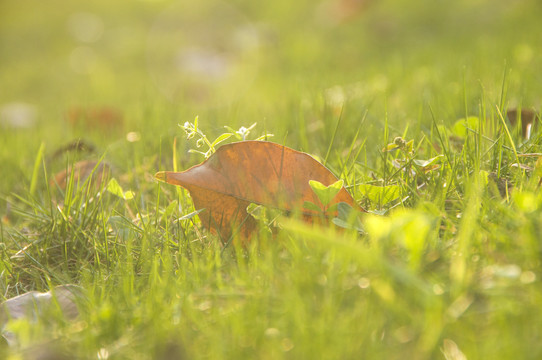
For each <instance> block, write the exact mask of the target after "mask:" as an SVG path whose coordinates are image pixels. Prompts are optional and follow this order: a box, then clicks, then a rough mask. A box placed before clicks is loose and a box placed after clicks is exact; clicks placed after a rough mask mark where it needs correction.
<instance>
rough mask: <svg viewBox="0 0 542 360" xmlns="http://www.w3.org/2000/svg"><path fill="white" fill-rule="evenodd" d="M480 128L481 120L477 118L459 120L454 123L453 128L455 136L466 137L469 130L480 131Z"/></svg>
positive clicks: (470, 117)
mask: <svg viewBox="0 0 542 360" xmlns="http://www.w3.org/2000/svg"><path fill="white" fill-rule="evenodd" d="M479 126H480V119H478V118H477V117H476V116H469V117H468V118H466V119H459V120H457V121H456V122H455V123H454V126H453V127H452V132H453V133H454V134H455V135H458V136H461V137H463V138H464V137H466V136H467V134H468V129H471V130H478V129H479Z"/></svg>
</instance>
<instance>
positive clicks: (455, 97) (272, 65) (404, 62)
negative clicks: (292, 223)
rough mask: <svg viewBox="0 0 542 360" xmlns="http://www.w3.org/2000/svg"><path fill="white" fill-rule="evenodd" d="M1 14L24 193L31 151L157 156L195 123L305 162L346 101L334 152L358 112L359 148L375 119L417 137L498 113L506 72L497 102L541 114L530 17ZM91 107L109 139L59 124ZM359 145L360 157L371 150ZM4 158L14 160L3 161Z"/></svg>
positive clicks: (96, 8) (240, 11)
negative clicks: (81, 148) (247, 130)
mask: <svg viewBox="0 0 542 360" xmlns="http://www.w3.org/2000/svg"><path fill="white" fill-rule="evenodd" d="M0 7H1V11H0V13H1V15H0V16H1V20H2V21H1V22H0V53H1V54H2V56H1V58H0V81H1V83H2V87H1V89H0V106H2V109H3V110H2V111H3V112H2V114H4V115H2V116H3V117H2V118H3V119H4V120H2V125H1V126H2V135H1V136H2V141H3V143H5V144H6V146H4V147H3V148H4V149H5V150H4V151H2V152H1V153H0V154H1V156H2V158H1V159H2V161H0V162H1V163H2V164H3V165H0V166H3V167H2V168H1V170H2V173H11V172H13V171H14V170H13V169H14V168H15V169H16V170H15V171H17V170H18V171H19V173H18V174H17V176H15V177H14V178H13V181H15V179H17V181H18V180H20V177H21V176H22V177H23V178H24V177H25V175H24V172H23V171H22V168H24V167H22V165H21V164H18V163H19V162H20V161H25V160H28V161H33V155H34V154H35V153H36V151H37V149H38V147H39V144H40V143H41V142H42V141H43V142H45V143H46V145H47V149H48V150H49V151H53V149H55V147H56V146H59V145H60V144H63V143H65V142H66V141H69V140H70V139H73V138H76V137H81V136H83V137H85V138H87V139H89V140H91V141H93V142H96V143H97V144H99V145H101V146H102V148H105V147H106V146H108V145H109V144H111V143H112V142H114V141H116V140H119V139H121V138H122V137H123V135H124V134H125V133H127V132H129V131H138V132H140V133H141V134H143V135H144V139H143V141H142V142H141V144H142V143H146V142H152V143H157V141H155V139H153V138H155V137H158V136H160V135H164V134H168V135H172V134H175V133H176V132H177V127H176V126H177V124H178V123H184V122H185V121H187V120H191V119H193V117H194V116H195V115H200V116H201V119H202V121H204V122H205V121H207V122H208V123H209V124H210V125H211V126H212V131H216V132H217V133H218V132H220V131H221V130H220V129H221V127H222V125H225V124H228V125H231V126H232V127H235V126H238V125H239V124H241V125H248V124H249V123H250V124H251V123H252V122H259V126H260V127H265V128H268V129H272V131H270V132H273V133H275V134H277V136H278V139H283V138H284V136H286V134H287V136H288V143H289V144H290V145H292V146H294V147H302V148H303V150H307V151H312V152H315V153H318V152H320V150H321V148H322V145H323V144H326V145H327V141H329V136H330V133H331V132H332V131H331V129H332V128H333V127H334V126H335V122H336V118H337V114H336V113H332V114H328V113H326V112H325V111H323V110H322V109H323V107H324V106H326V104H327V105H330V103H331V106H330V107H331V108H332V107H333V104H332V103H333V102H334V101H339V102H340V101H341V99H343V100H344V99H345V98H347V100H348V102H347V105H346V108H345V109H344V111H343V112H344V114H343V117H344V119H343V126H344V127H345V130H344V131H343V132H339V135H340V136H341V135H343V134H345V135H344V136H346V137H348V135H346V134H347V132H348V131H347V129H348V128H354V127H357V124H358V123H359V121H360V118H361V116H362V115H363V113H365V112H367V113H368V114H367V117H368V121H367V125H366V132H367V134H372V133H374V134H379V133H381V132H382V129H383V127H384V121H385V120H384V119H385V118H386V117H387V118H388V121H389V123H390V125H392V126H396V127H397V129H398V130H397V131H399V132H400V131H403V129H404V126H405V124H407V123H410V124H413V126H420V125H423V124H424V123H425V124H428V123H430V118H431V116H430V114H429V111H428V108H429V106H432V107H433V109H435V112H436V116H437V118H438V120H442V121H444V122H451V121H455V120H456V119H457V118H458V117H463V116H464V115H465V112H466V111H471V112H476V111H478V109H477V106H478V104H479V99H480V98H481V97H484V98H487V99H488V100H489V101H494V102H498V99H499V98H500V95H501V94H500V93H501V83H502V81H503V77H504V74H505V73H506V72H510V77H509V84H508V85H507V87H508V93H507V95H508V97H507V101H509V102H510V103H511V104H512V105H520V104H523V106H525V107H528V106H529V107H530V106H535V107H539V106H540V100H539V94H540V84H541V83H542V81H541V74H540V71H539V70H538V69H539V68H540V65H541V56H542V55H541V52H540V51H539V50H540V39H541V36H542V30H541V28H540V26H538V21H537V19H538V17H539V15H540V14H541V13H542V11H541V7H542V5H540V3H539V2H537V1H528V0H515V1H489V0H477V1H466V0H465V1H456V2H445V1H436V2H435V1H419V2H417V3H416V4H411V3H410V2H407V1H399V0H394V1H370V0H327V1H322V2H314V1H299V2H295V3H294V4H292V3H291V2H287V1H277V2H273V3H272V4H271V3H269V4H255V3H253V2H249V1H231V2H216V1H203V2H199V3H198V4H197V5H193V4H192V5H191V3H190V2H171V1H133V2H126V1H119V2H115V3H109V2H106V1H93V2H92V3H88V4H83V3H80V2H69V1H52V2H48V3H47V4H45V3H42V2H38V1H31V0H23V1H3V2H2V4H1V5H0ZM465 102H466V105H467V106H468V109H467V110H466V109H465ZM14 103H15V104H19V103H23V104H26V105H27V107H26V108H25V109H26V111H27V113H28V116H27V117H29V118H31V119H32V121H33V122H32V125H30V126H28V127H25V126H24V125H23V126H20V127H21V128H18V127H19V126H18V125H17V124H15V125H13V124H12V125H10V121H11V120H10V117H13V116H15V115H10V110H9V105H10V104H11V105H13V104H14ZM6 107H7V109H6ZM103 107H106V108H108V109H112V110H113V111H114V115H115V114H116V115H118V117H121V118H122V120H123V121H122V124H121V125H120V126H116V128H117V129H116V130H118V131H113V132H111V131H106V130H107V129H105V130H104V128H103V126H100V124H99V121H98V120H90V122H91V124H90V126H73V125H70V124H69V123H67V117H69V114H70V112H73V110H74V109H75V110H77V109H101V108H103ZM22 111H23V114H21V116H23V117H24V116H25V115H24V111H25V110H24V109H23V110H22ZM11 112H13V111H11ZM15 112H16V110H15ZM98 117H99V116H98ZM34 120H35V121H34ZM93 121H94V123H93ZM105 121H107V120H105ZM15 122H17V121H16V120H15ZM97 123H98V124H97ZM301 129H306V133H303V131H300V130H301ZM367 138H368V139H369V143H368V145H369V148H372V147H373V146H374V145H375V144H374V143H372V141H371V140H372V139H374V138H375V137H374V136H367ZM347 142H348V139H345V140H344V143H347ZM152 150H153V151H154V150H155V149H152ZM14 151H15V152H17V153H20V154H23V155H24V156H18V157H16V159H13V156H12V154H13V152H14ZM14 161H15V163H12V165H14V166H12V167H10V169H11V171H7V168H6V167H5V164H6V163H9V162H14ZM9 179H10V178H9V175H8V178H6V179H5V181H4V183H3V187H2V190H3V191H9V188H10V187H9V186H7V184H9V183H13V181H10V180H9Z"/></svg>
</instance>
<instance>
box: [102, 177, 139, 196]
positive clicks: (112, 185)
mask: <svg viewBox="0 0 542 360" xmlns="http://www.w3.org/2000/svg"><path fill="white" fill-rule="evenodd" d="M107 191H109V192H110V193H111V194H113V195H116V196H118V197H120V198H122V199H124V200H131V199H133V198H134V192H133V191H130V190H128V191H126V192H124V191H123V190H122V187H121V186H120V185H119V183H118V182H117V179H115V178H112V179H111V180H109V183H108V184H107Z"/></svg>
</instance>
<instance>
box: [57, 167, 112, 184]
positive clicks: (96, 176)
mask: <svg viewBox="0 0 542 360" xmlns="http://www.w3.org/2000/svg"><path fill="white" fill-rule="evenodd" d="M72 172H73V181H74V182H75V183H76V184H83V183H84V182H85V180H86V179H87V178H88V177H89V176H90V175H91V174H92V183H93V185H94V186H95V187H96V188H100V187H101V185H102V184H104V183H105V182H107V180H108V179H109V175H110V173H111V166H109V164H108V163H106V162H101V163H98V161H92V160H83V161H79V162H77V163H75V164H74V165H73V166H70V167H68V169H67V170H63V171H61V172H59V173H57V174H56V175H55V176H54V179H53V180H51V186H54V185H55V184H58V186H59V187H60V188H61V189H63V190H64V189H66V186H67V184H68V181H69V180H70V177H71V173H72Z"/></svg>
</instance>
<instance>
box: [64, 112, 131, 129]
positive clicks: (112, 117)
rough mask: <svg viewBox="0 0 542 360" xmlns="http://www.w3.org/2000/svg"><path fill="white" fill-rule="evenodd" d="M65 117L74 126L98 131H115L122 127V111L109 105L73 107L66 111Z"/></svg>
mask: <svg viewBox="0 0 542 360" xmlns="http://www.w3.org/2000/svg"><path fill="white" fill-rule="evenodd" d="M66 119H67V121H68V123H69V124H71V126H73V127H74V128H82V129H84V130H93V129H96V130H98V131H102V132H103V131H104V130H105V131H108V132H111V131H116V130H119V129H122V127H123V124H124V119H123V116H122V113H121V112H120V111H119V110H117V109H115V108H113V107H110V106H101V107H100V106H98V107H90V108H84V107H74V108H71V109H70V110H68V111H67V112H66Z"/></svg>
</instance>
